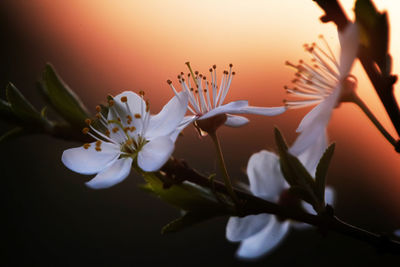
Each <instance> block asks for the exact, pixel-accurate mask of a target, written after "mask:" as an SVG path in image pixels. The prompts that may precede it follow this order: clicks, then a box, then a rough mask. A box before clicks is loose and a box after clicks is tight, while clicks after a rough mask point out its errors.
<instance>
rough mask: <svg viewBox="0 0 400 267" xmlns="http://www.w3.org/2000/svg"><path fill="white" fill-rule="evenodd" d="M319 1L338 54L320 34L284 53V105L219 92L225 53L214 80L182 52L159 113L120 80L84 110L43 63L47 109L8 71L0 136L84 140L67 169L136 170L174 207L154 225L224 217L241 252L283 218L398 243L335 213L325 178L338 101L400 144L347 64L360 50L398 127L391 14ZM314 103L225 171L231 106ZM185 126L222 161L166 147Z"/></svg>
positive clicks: (228, 76) (387, 247)
mask: <svg viewBox="0 0 400 267" xmlns="http://www.w3.org/2000/svg"><path fill="white" fill-rule="evenodd" d="M315 2H317V4H318V5H319V6H320V7H321V8H322V9H323V10H324V11H325V15H324V16H322V17H321V20H322V21H323V22H334V23H335V24H336V26H337V28H338V36H339V41H340V51H339V53H338V55H339V56H338V59H337V55H336V54H335V53H334V51H333V50H332V49H331V48H330V46H329V44H328V41H327V40H326V39H325V38H324V37H323V36H320V38H319V39H320V40H319V42H318V43H312V44H307V45H305V46H304V48H305V50H306V52H307V53H309V54H310V55H311V60H310V61H305V60H300V61H299V63H298V64H294V63H291V62H290V61H287V62H286V65H287V66H289V67H291V68H293V69H295V71H296V72H295V78H294V79H293V80H292V83H291V85H288V86H285V89H286V92H287V94H288V97H287V99H285V100H284V105H282V106H281V105H280V104H274V106H273V107H264V106H263V107H261V106H251V105H249V102H248V101H247V100H236V101H231V102H229V103H225V100H226V99H227V96H228V92H229V91H230V90H231V87H233V86H234V85H233V84H232V81H233V77H234V76H235V75H236V73H235V72H234V71H233V65H232V64H230V65H229V68H228V70H224V71H223V72H222V78H221V80H220V82H219V83H218V79H217V76H219V74H218V73H217V68H216V65H213V66H212V67H211V68H210V69H209V73H210V74H209V77H207V76H206V75H204V74H202V73H200V72H198V71H193V69H192V66H191V64H190V63H189V62H186V65H187V68H188V70H189V73H188V74H184V73H183V72H182V73H181V74H180V75H178V82H179V84H180V87H181V88H180V89H176V87H175V86H174V84H173V82H172V81H171V80H168V81H167V83H168V85H169V86H170V88H171V89H172V92H173V94H172V93H171V95H172V97H171V99H170V100H169V101H168V102H167V103H166V104H165V105H164V107H163V108H162V109H161V111H160V112H159V113H158V114H155V115H152V114H151V113H150V101H149V100H147V99H146V98H145V94H144V92H143V91H139V92H138V93H135V92H133V91H124V92H122V93H120V94H118V95H116V96H111V95H109V96H108V97H107V100H106V101H105V103H102V104H99V105H98V106H96V113H95V115H91V114H90V112H89V111H88V108H86V106H85V104H84V103H83V102H82V101H81V99H80V97H79V96H78V95H77V94H76V93H75V92H74V91H73V90H71V89H70V88H69V87H68V86H67V85H66V83H65V82H64V81H63V80H62V79H61V77H60V76H59V75H58V74H57V72H56V71H55V69H54V67H53V66H52V65H50V64H48V65H46V67H45V70H44V72H43V76H42V79H41V80H40V81H39V83H38V87H39V89H40V92H41V94H42V96H44V99H45V101H46V105H47V106H48V107H50V108H51V109H52V111H53V115H54V118H53V117H51V116H50V117H49V116H48V115H47V112H46V111H47V108H46V107H44V108H43V109H42V110H41V111H39V110H37V109H36V108H35V107H34V105H32V104H31V103H30V102H29V100H28V99H27V98H26V97H25V96H24V95H23V94H22V93H21V92H20V91H19V90H18V89H17V88H16V87H15V86H14V85H13V84H12V83H9V84H8V85H7V87H6V100H0V119H2V120H4V121H6V122H8V123H9V124H11V125H14V128H13V129H11V130H9V131H8V132H6V133H5V134H4V135H3V136H1V137H0V142H4V141H6V140H9V139H11V138H12V137H16V136H21V135H28V134H33V133H40V134H46V135H49V136H52V137H55V138H59V139H65V140H69V141H74V142H80V146H79V147H74V148H66V149H65V150H64V151H63V153H62V155H60V159H61V162H62V163H63V165H65V167H66V168H68V169H69V170H71V171H73V172H77V173H80V174H84V175H95V176H94V177H93V178H92V179H91V180H90V181H88V182H86V185H87V187H89V188H90V190H92V189H96V190H97V189H106V188H110V187H112V186H114V185H116V184H118V183H120V182H122V181H123V180H124V179H126V178H127V177H128V176H129V175H130V174H131V173H136V174H137V175H138V176H140V177H141V178H142V180H141V181H144V184H141V185H140V188H141V189H143V190H144V191H145V192H148V193H150V194H152V195H155V196H157V197H158V198H160V199H161V200H162V201H164V202H167V203H169V204H171V205H172V206H174V207H176V208H178V209H179V210H180V212H181V216H180V217H179V218H178V219H176V220H174V221H172V222H170V223H169V224H167V225H166V226H164V227H163V228H162V233H170V232H176V231H179V230H182V229H184V228H187V227H189V226H192V225H195V224H197V223H201V222H203V221H205V220H208V219H211V218H215V217H221V216H223V217H226V218H228V222H227V225H226V238H227V239H228V240H229V241H232V242H240V245H239V248H238V250H237V253H236V255H237V256H238V258H240V259H242V260H249V259H259V258H261V257H263V256H265V255H267V254H269V253H272V251H274V249H276V248H277V247H278V245H279V244H281V243H282V242H283V240H284V237H286V236H287V235H288V233H289V230H290V228H291V227H294V228H301V229H305V228H308V227H310V226H313V227H315V228H317V229H318V230H319V231H320V232H322V233H326V232H327V231H334V232H337V233H340V234H343V235H347V236H349V237H352V238H355V239H358V240H360V241H364V242H366V243H368V244H371V245H372V246H375V247H377V248H378V249H380V250H383V251H385V252H388V253H393V254H399V253H400V243H399V242H398V241H396V238H395V235H394V234H391V235H388V236H384V235H383V234H377V233H374V232H370V231H367V230H365V229H362V228H358V227H355V226H353V225H350V224H348V223H345V222H343V221H342V220H340V219H339V218H338V217H336V214H335V212H334V210H335V207H334V203H335V202H336V200H337V199H338V197H337V194H336V192H335V190H334V189H333V188H332V187H331V186H328V185H327V174H328V171H329V165H330V162H331V159H332V158H333V157H334V150H335V146H336V145H335V143H331V144H329V141H328V136H327V127H328V124H329V120H330V118H331V116H332V113H333V112H334V111H335V109H337V108H340V107H341V104H342V103H346V102H351V103H355V104H356V105H357V106H358V107H360V108H361V110H362V111H363V112H364V113H365V115H366V116H367V117H368V118H369V119H370V120H371V122H372V123H373V124H374V126H375V127H376V128H377V129H378V130H379V132H380V133H381V134H382V136H383V137H384V138H386V140H387V141H388V143H389V145H391V146H393V148H394V149H395V151H396V152H400V145H399V141H397V138H395V137H393V136H392V135H391V134H390V133H389V132H388V131H387V130H386V129H385V127H383V126H382V125H381V123H380V122H379V120H378V119H377V118H376V117H375V116H374V114H373V113H372V112H371V111H370V110H369V108H368V107H367V105H366V104H365V103H364V102H363V101H362V100H361V98H360V97H359V96H358V95H357V85H358V83H357V78H356V77H355V76H354V75H353V74H351V68H352V65H353V63H354V62H355V61H356V60H357V59H359V60H360V62H361V63H362V65H363V67H364V69H365V72H366V74H367V75H368V77H369V78H370V80H371V82H372V85H373V87H374V89H375V90H376V92H377V93H378V96H379V98H380V100H381V103H382V105H383V106H384V108H385V110H386V111H387V113H388V115H389V117H390V119H391V122H392V124H393V126H394V128H395V129H396V131H397V134H398V135H400V109H399V108H398V105H397V102H396V100H395V98H394V95H393V85H394V83H395V82H396V79H397V78H396V77H397V76H395V75H393V74H392V73H391V64H392V60H391V56H390V54H389V52H388V44H387V43H388V40H389V28H388V20H387V16H386V13H380V12H379V11H378V10H377V9H376V8H375V7H374V5H373V3H372V1H369V0H357V1H356V5H355V15H356V16H355V21H350V20H349V19H348V18H347V16H346V15H345V13H344V12H343V10H342V8H341V6H340V4H339V2H338V1H336V0H315ZM320 43H322V45H321V44H320ZM312 105H315V107H313V108H312V109H311V110H310V111H309V112H308V113H307V114H306V115H305V117H304V118H303V119H302V120H301V122H300V124H299V126H298V128H297V130H296V132H297V133H298V135H297V137H296V140H295V141H294V142H293V144H291V145H288V143H287V141H286V139H285V138H284V136H283V134H282V132H281V131H280V130H279V129H278V128H277V127H275V129H274V136H275V144H276V150H275V151H276V152H273V151H268V150H265V149H263V150H261V151H259V152H257V153H255V154H253V155H252V156H251V157H250V159H249V160H248V163H247V168H246V175H247V180H248V181H247V180H246V182H238V181H237V180H234V179H232V177H231V175H230V173H229V171H228V167H227V164H226V159H225V157H224V153H223V147H222V145H221V142H220V132H219V129H220V127H221V126H223V125H226V126H229V127H235V128H237V127H242V126H244V125H246V124H248V123H249V121H250V120H249V119H248V118H247V117H243V116H239V115H237V114H242V115H243V114H245V115H246V114H251V115H261V116H269V117H274V116H277V118H278V119H276V120H277V121H279V117H278V116H279V115H280V114H282V113H284V112H287V113H289V112H290V110H293V109H296V108H304V107H309V106H312ZM191 126H193V127H194V129H195V130H196V131H197V133H198V134H199V136H200V137H201V138H199V142H206V141H205V138H208V137H209V138H210V139H211V141H212V143H213V145H214V147H215V152H216V157H217V160H218V164H219V165H218V168H216V169H215V170H214V172H213V173H212V174H210V175H204V174H202V173H200V172H198V171H196V170H195V169H193V168H191V167H190V166H189V164H188V163H187V162H186V161H184V160H181V159H177V158H175V157H174V156H173V152H174V149H175V143H176V141H177V139H178V138H179V136H181V132H182V131H184V130H185V129H186V128H188V127H191ZM271 130H272V129H271ZM235 131H239V129H238V130H235ZM217 133H218V134H217ZM203 137H204V138H203ZM245 141H246V140H243V142H245ZM338 145H340V144H338ZM110 190H111V189H110ZM100 191H101V190H100ZM105 191H106V190H105Z"/></svg>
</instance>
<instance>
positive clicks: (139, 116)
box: [134, 113, 142, 119]
mask: <svg viewBox="0 0 400 267" xmlns="http://www.w3.org/2000/svg"><path fill="white" fill-rule="evenodd" d="M134 116H135V118H136V119H140V118H141V117H142V116H141V115H140V114H139V113H136V114H135V115H134Z"/></svg>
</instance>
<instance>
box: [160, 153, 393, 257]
mask: <svg viewBox="0 0 400 267" xmlns="http://www.w3.org/2000/svg"><path fill="white" fill-rule="evenodd" d="M162 171H163V172H165V173H166V174H167V176H168V177H170V178H171V181H172V182H175V183H181V182H182V181H185V180H186V181H190V182H192V183H195V184H197V185H200V186H203V187H206V188H210V189H213V190H215V191H217V192H219V193H223V194H225V195H228V191H227V189H226V187H225V185H224V184H223V183H221V182H219V181H211V180H210V179H208V178H207V177H205V176H203V175H201V174H200V173H198V172H197V171H196V170H194V169H192V168H190V167H189V166H188V165H187V164H186V163H185V162H184V161H182V160H177V159H174V158H171V159H170V160H169V161H168V162H167V164H166V165H165V166H164V167H163V168H162ZM234 191H235V194H236V195H237V197H238V198H239V200H240V201H241V203H242V205H241V208H240V210H238V211H237V213H236V214H234V215H236V216H240V217H243V216H246V215H251V214H260V213H268V214H274V215H276V216H278V217H279V218H285V219H291V220H295V221H299V222H303V223H307V224H310V225H314V226H316V227H318V228H319V229H321V230H323V231H334V232H338V233H341V234H343V235H346V236H349V237H352V238H355V239H357V240H360V241H363V242H366V243H369V244H371V245H372V246H374V247H376V248H377V249H379V250H380V251H384V252H389V253H393V254H398V255H400V243H399V242H397V241H395V240H391V239H389V238H387V237H385V236H383V235H379V234H376V233H371V232H369V231H367V230H364V229H361V228H358V227H355V226H353V225H350V224H347V223H345V222H343V221H341V220H339V219H338V218H337V217H336V216H334V215H333V209H332V207H330V206H327V209H326V210H327V212H326V213H324V214H321V215H312V214H309V213H306V212H305V211H303V210H302V209H298V208H297V209H296V208H293V207H290V206H282V205H279V204H276V203H274V202H270V201H267V200H264V199H261V198H258V197H256V196H254V195H252V194H251V193H249V192H245V191H243V190H240V189H238V188H234Z"/></svg>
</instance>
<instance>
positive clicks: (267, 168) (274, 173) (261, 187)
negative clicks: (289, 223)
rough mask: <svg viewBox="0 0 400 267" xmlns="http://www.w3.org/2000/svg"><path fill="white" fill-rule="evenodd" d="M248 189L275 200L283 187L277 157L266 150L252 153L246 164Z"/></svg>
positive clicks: (262, 196) (267, 198)
mask: <svg viewBox="0 0 400 267" xmlns="http://www.w3.org/2000/svg"><path fill="white" fill-rule="evenodd" d="M247 176H248V177H249V181H250V191H251V192H252V193H253V194H254V195H256V196H258V197H261V198H264V199H266V200H269V201H277V200H278V199H279V196H280V194H281V193H282V191H283V190H284V189H285V179H284V178H283V176H282V172H281V169H280V165H279V159H278V157H277V156H276V155H275V154H274V153H272V152H269V151H267V150H262V151H260V152H258V153H255V154H253V155H252V156H251V157H250V159H249V163H248V164H247Z"/></svg>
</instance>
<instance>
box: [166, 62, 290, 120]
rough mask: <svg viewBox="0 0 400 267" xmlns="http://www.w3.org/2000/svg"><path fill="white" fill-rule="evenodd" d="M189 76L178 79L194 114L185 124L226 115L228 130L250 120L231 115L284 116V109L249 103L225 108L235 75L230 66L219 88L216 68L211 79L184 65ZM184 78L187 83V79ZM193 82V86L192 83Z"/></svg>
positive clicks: (182, 75)
mask: <svg viewBox="0 0 400 267" xmlns="http://www.w3.org/2000/svg"><path fill="white" fill-rule="evenodd" d="M186 64H187V65H188V67H189V70H190V73H188V74H187V76H185V74H184V73H183V72H181V74H180V75H178V81H179V83H180V85H181V88H182V91H184V92H187V93H188V95H189V106H188V109H189V111H190V112H191V113H192V114H193V115H191V116H188V117H187V118H186V120H187V122H189V123H190V122H192V121H201V120H206V119H209V118H213V117H217V116H218V115H226V118H224V121H223V123H224V124H225V125H226V126H230V127H240V126H243V125H246V124H247V123H248V122H249V120H248V119H247V118H245V117H242V116H238V115H232V114H258V115H265V116H275V115H279V114H281V113H283V112H284V111H285V110H286V108H285V107H271V108H266V107H255V106H249V104H248V101H246V100H239V101H233V102H229V103H227V104H224V101H225V98H226V96H227V94H228V92H229V89H230V87H231V83H232V80H233V77H234V76H235V72H234V71H232V67H233V65H232V64H230V65H229V71H228V70H225V71H223V75H222V79H221V82H220V84H219V85H218V80H217V71H216V65H213V66H212V68H210V69H209V72H210V78H209V79H207V77H206V75H203V74H201V73H199V72H198V71H195V72H194V73H193V71H192V69H191V67H190V64H189V62H187V63H186ZM186 77H187V79H186ZM193 81H195V85H192V82H193ZM167 82H168V84H169V85H170V87H171V88H172V90H173V91H174V93H175V94H178V92H177V90H176V89H175V87H174V86H173V85H172V81H171V80H168V81H167Z"/></svg>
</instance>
